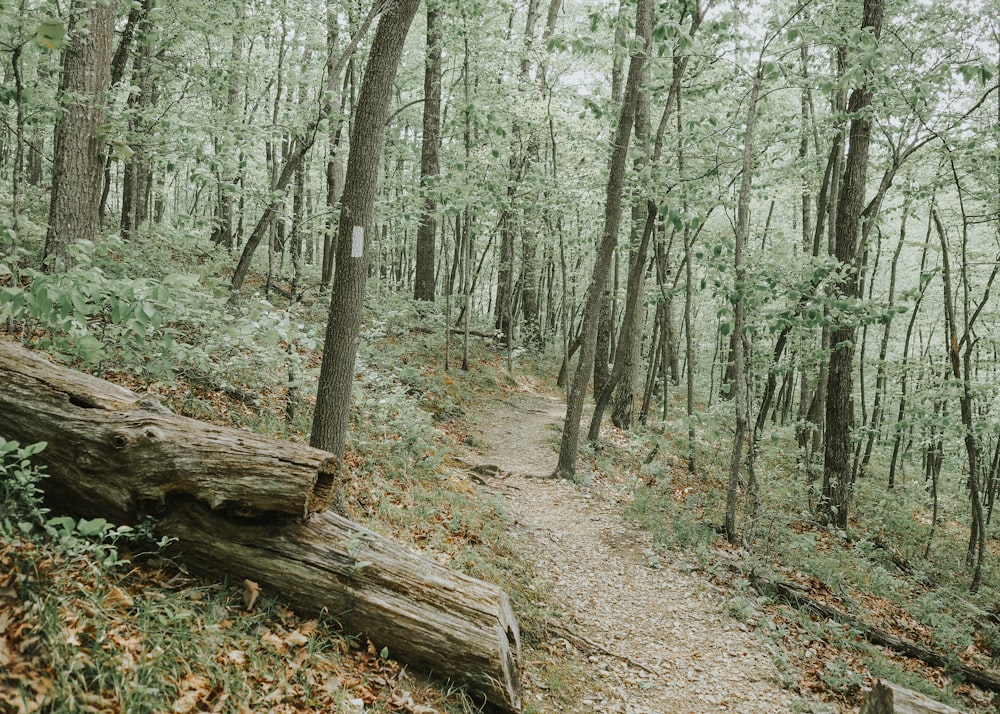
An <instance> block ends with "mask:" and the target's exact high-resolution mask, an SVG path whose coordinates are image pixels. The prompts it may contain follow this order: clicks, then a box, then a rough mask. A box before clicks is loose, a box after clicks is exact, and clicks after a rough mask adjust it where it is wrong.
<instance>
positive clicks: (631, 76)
mask: <svg viewBox="0 0 1000 714" xmlns="http://www.w3.org/2000/svg"><path fill="white" fill-rule="evenodd" d="M652 24H653V3H652V0H639V2H638V4H637V7H636V37H637V38H638V39H641V40H642V41H643V47H642V49H641V50H638V51H637V52H635V53H634V54H633V55H632V57H631V59H630V61H629V69H628V79H627V80H626V87H625V98H624V100H623V102H622V107H621V111H620V113H619V115H618V128H617V129H616V131H615V136H614V140H613V142H612V148H611V161H610V165H609V167H608V185H607V194H606V197H605V204H604V206H605V208H604V230H603V232H602V234H601V242H600V244H599V246H598V251H597V257H596V259H595V262H594V273H593V277H592V278H591V281H590V287H589V288H588V290H587V302H586V305H585V307H584V313H583V325H582V326H581V334H582V336H583V342H582V347H581V349H580V360H579V362H578V363H577V367H576V374H575V375H574V377H573V386H572V387H571V388H570V391H569V398H568V399H567V400H566V420H565V423H564V425H563V434H562V440H561V442H560V445H559V463H558V465H557V466H556V470H555V475H556V476H557V477H560V478H569V479H572V478H573V477H574V476H575V475H576V456H577V452H578V450H579V444H580V417H581V415H582V413H583V402H584V398H585V396H586V393H587V385H588V384H589V383H590V376H591V372H592V370H593V368H594V356H595V353H596V351H597V350H596V342H597V321H598V315H599V312H600V302H601V297H602V293H603V288H604V286H605V285H606V284H607V281H608V273H610V271H611V259H612V257H613V253H614V249H615V244H616V243H617V241H618V229H619V227H620V225H621V216H622V206H621V201H622V186H623V183H624V178H625V162H626V159H627V158H628V145H629V139H630V137H631V134H632V124H633V122H634V121H635V110H636V104H637V101H638V97H639V82H640V78H641V77H642V68H643V65H644V64H645V61H646V58H647V57H648V56H649V49H650V44H651V42H652V39H651V38H652Z"/></svg>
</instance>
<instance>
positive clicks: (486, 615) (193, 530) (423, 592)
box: [0, 341, 521, 712]
mask: <svg viewBox="0 0 1000 714" xmlns="http://www.w3.org/2000/svg"><path fill="white" fill-rule="evenodd" d="M0 382H2V383H4V384H5V388H4V389H3V390H0V437H3V438H5V439H13V440H17V441H20V442H22V443H34V442H38V441H47V442H48V443H49V446H48V448H46V449H45V451H43V452H42V453H41V454H39V455H38V457H36V458H37V460H38V462H39V463H42V464H45V466H46V467H47V469H46V470H47V472H48V474H49V477H48V478H47V479H45V481H44V482H43V486H44V488H45V490H46V494H47V495H48V496H50V497H51V498H52V499H53V500H54V501H56V502H58V503H60V504H64V505H66V506H67V507H68V508H69V509H70V510H71V511H72V512H73V513H75V514H76V515H80V516H85V517H89V518H94V517H104V518H108V519H109V520H112V519H113V520H116V521H118V522H119V523H134V522H136V521H137V520H138V519H139V518H141V517H142V516H143V515H146V514H152V515H154V516H156V517H157V519H158V524H157V530H158V533H159V534H161V535H167V536H171V537H173V538H176V539H177V542H176V543H175V544H174V545H173V546H172V547H173V548H174V549H175V550H176V551H177V553H178V555H179V556H180V557H181V558H182V559H183V560H184V561H185V562H186V563H188V564H189V565H190V566H191V567H192V568H193V569H194V570H196V571H199V572H202V573H204V574H207V575H209V576H214V577H218V576H220V575H228V576H232V577H235V578H239V579H243V578H248V579H251V580H254V581H256V582H258V583H260V584H261V585H264V586H265V587H268V588H269V589H271V590H272V591H274V592H276V593H278V594H279V595H280V596H282V597H283V598H284V599H285V600H287V602H288V603H289V604H290V605H292V606H293V607H295V608H296V609H299V610H301V611H304V612H309V613H326V614H327V615H328V616H330V617H332V618H333V619H334V620H336V621H337V622H338V623H339V624H340V625H341V627H342V628H343V630H344V632H345V633H346V634H348V635H359V636H363V637H367V638H368V639H370V640H371V641H372V642H373V643H374V644H375V645H376V646H377V647H378V648H379V649H381V648H382V647H388V649H389V652H390V656H392V657H393V658H395V659H398V660H399V661H402V662H406V663H408V664H412V665H413V666H414V667H416V668H418V669H421V670H424V671H426V672H429V673H432V674H434V675H437V676H440V677H445V678H449V679H453V680H456V681H458V682H461V683H463V684H466V685H468V686H469V688H470V690H471V691H472V692H474V693H478V694H479V695H481V696H482V697H483V698H484V700H485V702H486V703H488V704H489V705H491V706H492V707H493V708H495V709H499V710H501V711H504V712H520V710H521V694H520V634H519V631H518V626H517V620H516V617H515V616H514V612H513V609H512V607H511V604H510V600H509V599H508V597H507V595H506V594H505V593H504V592H503V590H501V589H500V588H499V587H496V586H494V585H490V584H487V583H484V582H481V581H479V580H476V579H474V578H470V577H468V576H465V575H462V574H460V573H456V572H453V571H451V570H449V569H448V568H446V567H443V566H441V565H438V564H437V563H434V562H432V561H430V560H427V559H424V558H421V557H420V556H418V555H416V554H414V553H412V552H411V551H409V550H407V549H406V548H404V547H402V546H400V545H398V544H396V543H394V542H392V541H391V540H389V539H387V538H385V537H383V536H380V535H378V534H377V533H374V532H372V531H370V530H367V529H365V528H363V527H361V526H359V525H357V524H355V523H352V522H351V521H349V520H348V519H346V518H344V517H342V516H339V515H337V514H335V513H332V512H329V511H327V512H322V513H312V511H315V510H317V509H319V508H321V507H323V506H324V505H325V503H326V502H327V501H328V500H329V495H330V494H331V493H332V491H333V480H334V473H333V468H331V466H330V464H331V461H332V459H331V458H330V456H331V455H330V454H328V453H327V452H324V451H319V450H317V449H311V448H309V447H305V446H299V445H295V444H287V443H285V442H281V441H277V440H273V439H266V438H264V437H260V436H256V435H254V434H249V433H246V432H242V431H238V430H234V429H224V428H221V427H217V426H213V425H210V424H205V423H203V422H199V421H197V420H194V419H185V418H184V417H180V416H177V415H175V414H171V413H170V412H169V411H168V410H167V409H165V408H164V407H162V406H160V405H159V403H158V402H155V400H152V399H150V398H148V397H147V398H142V397H139V395H137V394H135V393H133V392H130V391H129V390H127V389H123V388H121V387H117V386H115V385H113V384H111V383H109V382H106V381H104V380H101V379H97V378H95V377H90V376H87V375H83V374H80V373H78V372H74V371H72V370H69V369H66V368H64V367H59V366H56V365H53V364H50V363H48V362H46V361H44V360H42V359H40V358H39V357H37V356H35V355H33V354H31V353H30V352H28V351H27V350H24V349H22V348H20V347H17V346H15V345H12V344H10V343H7V342H3V341H0Z"/></svg>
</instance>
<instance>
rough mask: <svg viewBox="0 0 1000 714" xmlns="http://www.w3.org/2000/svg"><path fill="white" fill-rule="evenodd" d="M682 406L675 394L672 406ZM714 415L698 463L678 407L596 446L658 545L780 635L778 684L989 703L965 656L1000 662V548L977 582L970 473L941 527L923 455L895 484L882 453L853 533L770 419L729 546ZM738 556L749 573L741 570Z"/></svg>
mask: <svg viewBox="0 0 1000 714" xmlns="http://www.w3.org/2000/svg"><path fill="white" fill-rule="evenodd" d="M681 408H682V407H681V406H680V405H679V404H673V405H672V412H673V413H678V412H680V411H681ZM709 414H710V415H709V416H708V417H702V418H701V419H699V421H698V423H697V432H698V440H697V443H696V445H695V454H696V463H697V466H698V468H697V469H696V471H695V472H694V473H692V472H691V471H690V470H689V469H688V461H687V459H686V458H685V457H684V456H682V455H684V454H687V453H688V451H689V449H690V445H689V443H688V441H687V438H686V437H687V427H688V423H687V421H686V420H685V419H682V418H678V419H676V420H674V421H670V422H667V423H666V424H661V423H653V422H651V423H650V425H649V426H648V427H646V428H638V429H636V430H634V431H633V432H629V433H627V434H625V433H623V432H620V431H618V430H616V429H613V428H608V427H606V429H605V432H604V434H603V436H602V440H601V441H600V442H599V444H598V445H597V446H596V447H590V448H589V450H588V451H587V458H589V459H591V460H592V461H593V463H594V468H595V470H596V471H599V472H604V473H616V474H618V477H619V478H622V479H625V480H626V482H627V483H628V484H630V486H631V499H630V503H629V505H628V508H627V512H626V516H627V518H629V519H631V520H633V521H634V522H636V523H638V524H640V525H641V526H642V527H643V528H645V529H646V530H648V531H649V532H650V533H651V535H652V537H653V540H654V543H655V544H656V545H657V547H659V548H662V549H664V550H667V549H675V550H683V551H685V552H686V553H688V554H689V555H690V556H691V557H694V558H695V559H696V560H698V561H700V563H701V564H702V566H704V567H705V568H706V570H707V572H709V573H710V574H711V575H712V576H713V577H716V578H717V579H718V580H719V581H720V582H725V583H727V584H728V585H729V586H730V587H732V588H733V589H734V591H735V593H736V597H737V598H740V599H738V600H736V602H737V604H738V605H739V603H741V602H742V603H743V606H737V607H735V609H733V608H731V610H732V612H730V615H732V616H734V617H736V618H737V619H739V620H741V621H744V622H748V623H749V624H751V625H753V626H754V628H755V629H756V630H757V631H758V632H759V633H761V635H764V636H767V637H769V638H771V639H774V640H776V641H779V642H780V643H781V645H782V648H783V650H784V652H785V655H783V657H785V661H784V662H783V663H782V662H779V663H776V664H778V665H779V667H778V669H779V672H784V674H783V675H781V677H780V678H781V680H782V683H783V684H784V685H785V686H787V687H789V688H791V689H794V690H796V691H800V692H803V693H808V694H812V695H816V696H820V697H822V698H826V699H829V700H830V701H831V702H833V703H835V704H837V705H839V706H857V705H858V704H859V703H860V700H861V697H862V696H863V691H864V690H865V688H866V687H870V686H872V684H873V683H874V681H875V680H876V679H877V678H879V677H884V678H886V679H889V680H891V681H894V682H897V683H899V684H901V685H903V686H906V687H909V688H912V689H915V690H917V691H922V692H924V693H926V694H928V695H930V696H933V697H934V698H937V699H939V700H942V701H945V702H947V703H951V704H952V705H954V706H958V707H960V708H962V709H963V710H967V711H979V710H982V711H986V710H987V709H986V706H987V705H989V706H992V697H993V695H991V694H990V693H985V692H983V691H981V690H979V689H978V688H976V687H974V686H971V685H969V684H967V683H964V682H963V677H962V674H961V672H960V671H959V668H958V665H959V664H960V663H964V664H967V665H971V666H975V667H978V668H980V669H986V670H996V669H997V668H1000V612H998V609H997V603H998V602H1000V589H998V588H997V584H998V579H997V578H998V575H1000V573H998V561H997V558H998V557H1000V553H998V551H997V549H996V548H995V547H993V548H991V551H990V553H989V556H988V558H987V563H986V567H985V570H984V575H983V586H982V587H981V588H980V590H979V591H978V592H976V593H971V592H970V591H969V583H970V581H971V570H970V569H968V568H967V567H966V566H965V553H966V548H967V544H968V518H969V516H968V511H969V506H968V496H967V492H966V491H965V487H964V484H963V483H961V479H957V478H954V479H950V480H948V481H947V482H945V480H944V479H942V485H941V489H940V494H939V498H940V503H939V507H940V520H939V523H938V525H937V526H936V528H935V529H934V530H933V534H932V529H931V522H930V514H931V497H930V495H929V492H928V488H927V486H926V484H925V483H924V482H923V479H922V477H921V476H920V475H919V474H920V464H919V461H918V460H917V458H918V457H917V456H913V457H911V458H910V460H908V461H907V462H906V463H905V464H904V468H903V472H902V473H903V478H902V479H901V483H898V484H897V485H896V487H895V488H894V489H892V490H889V489H887V488H886V485H885V473H886V470H887V464H886V463H884V462H882V461H880V460H879V456H878V455H877V456H876V457H875V458H874V459H873V461H872V465H871V467H870V469H869V475H868V476H867V477H865V478H863V479H860V480H858V481H857V482H856V484H855V487H854V493H853V496H852V504H853V513H852V514H851V523H850V529H849V532H847V533H842V532H837V531H835V530H831V529H828V528H825V527H823V526H822V525H820V524H819V523H818V522H817V521H816V519H815V516H814V513H813V508H814V506H815V502H816V498H817V493H818V490H819V483H818V482H816V481H812V482H811V481H810V478H809V476H808V475H807V471H806V469H804V468H803V466H802V463H801V458H802V457H801V454H800V453H799V451H798V450H797V447H796V445H795V441H794V432H793V430H792V428H791V427H774V428H773V431H772V432H769V433H768V434H767V435H766V437H765V439H764V440H762V442H761V444H760V450H759V453H758V455H757V458H756V460H755V462H754V463H755V474H756V477H757V481H758V483H759V494H760V498H759V502H758V505H757V507H756V509H753V508H751V505H752V504H751V503H750V501H749V498H748V496H747V485H748V484H747V482H746V476H747V474H746V470H745V469H744V471H743V472H742V473H743V476H742V478H743V482H742V484H741V487H742V488H741V494H742V501H741V504H740V509H739V512H738V529H739V532H740V536H741V542H740V544H739V546H738V547H733V546H730V545H728V544H727V543H726V542H725V540H724V539H723V538H722V536H721V532H722V529H721V525H722V523H723V519H724V513H725V492H726V490H725V489H726V479H727V478H728V460H729V455H730V449H731V443H732V435H731V431H729V432H728V433H727V431H726V429H725V426H724V425H725V424H726V423H727V422H726V420H725V417H724V415H723V414H722V412H720V413H719V414H712V413H711V412H710V413H709ZM754 510H756V513H755V514H754ZM754 516H755V517H754ZM928 541H930V547H929V549H928ZM734 562H735V563H738V565H739V570H740V572H741V573H742V575H741V576H739V577H735V578H734V576H733V574H732V570H733V568H732V566H733V563H734ZM751 572H753V573H754V574H755V575H757V576H761V577H764V578H767V579H772V580H777V581H785V582H792V583H794V584H796V585H797V586H798V587H800V588H802V589H803V592H804V593H805V594H807V595H808V596H810V597H813V598H814V599H817V600H819V601H821V602H823V603H826V604H828V605H833V606H835V607H837V608H839V609H841V610H843V611H846V612H848V613H850V614H851V615H853V616H855V617H858V618H860V619H861V620H862V621H863V622H866V623H870V624H872V625H874V626H876V627H879V628H881V629H883V630H886V631H888V632H889V633H891V634H893V635H896V636H898V637H901V638H903V639H906V640H910V641H913V642H915V643H917V644H920V645H922V646H925V647H930V648H932V649H934V650H937V651H939V652H942V653H944V654H945V655H946V656H947V657H948V660H949V662H950V663H951V664H949V665H948V666H946V667H944V668H934V667H928V666H924V665H922V664H919V663H917V662H916V661H914V660H908V659H906V658H903V657H900V656H898V655H895V654H893V653H891V652H889V651H888V650H886V649H883V648H877V647H874V646H872V645H870V644H868V643H867V642H866V641H865V640H864V639H863V638H862V637H861V635H860V633H859V632H858V631H857V630H855V629H854V628H852V627H848V626H846V625H843V624H841V623H834V622H830V621H823V620H819V619H817V618H816V617H814V616H810V615H808V614H804V613H803V612H801V611H798V610H794V609H792V608H791V607H789V606H786V605H781V606H776V605H774V604H772V603H770V601H769V600H767V599H766V598H763V597H762V596H761V595H760V594H759V593H757V592H756V591H755V590H754V589H753V588H751V587H750V586H749V582H748V581H747V580H746V576H748V575H749V574H750V573H751ZM792 673H794V674H792ZM990 710H991V711H992V709H990Z"/></svg>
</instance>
